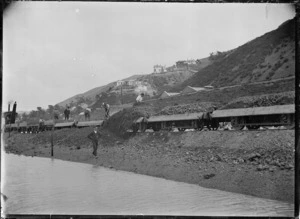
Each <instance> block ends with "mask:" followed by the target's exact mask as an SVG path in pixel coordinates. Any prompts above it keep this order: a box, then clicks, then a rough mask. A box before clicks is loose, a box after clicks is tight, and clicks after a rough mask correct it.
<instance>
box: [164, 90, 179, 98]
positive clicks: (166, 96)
mask: <svg viewBox="0 0 300 219" xmlns="http://www.w3.org/2000/svg"><path fill="white" fill-rule="evenodd" d="M179 94H180V93H168V92H167V91H164V92H163V93H162V94H161V95H160V98H161V99H164V98H168V97H172V96H176V95H179Z"/></svg>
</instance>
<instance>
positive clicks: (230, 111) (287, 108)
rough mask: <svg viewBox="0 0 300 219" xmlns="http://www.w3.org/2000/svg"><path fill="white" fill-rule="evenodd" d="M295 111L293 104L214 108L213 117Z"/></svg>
mask: <svg viewBox="0 0 300 219" xmlns="http://www.w3.org/2000/svg"><path fill="white" fill-rule="evenodd" d="M291 113H295V105H294V104H290V105H276V106H267V107H253V108H240V109H226V110H216V111H214V112H213V117H214V118H222V117H233V116H250V115H268V114H291Z"/></svg>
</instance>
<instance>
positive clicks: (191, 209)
mask: <svg viewBox="0 0 300 219" xmlns="http://www.w3.org/2000/svg"><path fill="white" fill-rule="evenodd" d="M2 161H4V162H5V165H4V166H3V165H2V167H4V168H5V171H2V174H3V175H2V177H3V178H4V179H5V180H4V183H3V185H2V186H3V188H2V191H4V194H6V195H7V196H8V200H7V201H6V203H5V206H4V207H5V213H10V214H32V213H37V214H101V215H103V214H121V215H125V214H126V215H128V214H130V215H132V214H133V215H136V214H146V215H147V214H150V215H165V214H166V215H241V216H242V215H243V216H248V215H249V216H250V215H251V216H253V215H261V216H293V205H292V204H288V203H284V202H279V201H274V200H267V199H261V198H256V197H252V196H246V195H241V194H234V193H230V192H224V191H219V190H213V189H206V188H202V187H200V186H197V185H192V184H186V183H180V182H174V181H169V180H165V179H160V178H155V177H149V176H144V175H138V174H134V173H130V172H124V171H116V170H110V169H106V168H103V167H99V166H95V165H94V166H93V165H88V164H80V163H74V162H67V161H61V160H55V159H52V160H51V159H49V158H37V157H35V158H32V157H25V156H17V155H12V154H8V155H5V157H4V159H2ZM3 178H2V179H3Z"/></svg>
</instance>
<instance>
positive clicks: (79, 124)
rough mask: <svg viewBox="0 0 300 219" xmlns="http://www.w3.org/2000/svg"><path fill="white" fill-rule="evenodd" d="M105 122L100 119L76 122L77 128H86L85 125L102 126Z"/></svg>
mask: <svg viewBox="0 0 300 219" xmlns="http://www.w3.org/2000/svg"><path fill="white" fill-rule="evenodd" d="M102 124H103V120H98V121H83V122H78V123H77V124H76V127H77V128H84V127H91V126H101V125H102Z"/></svg>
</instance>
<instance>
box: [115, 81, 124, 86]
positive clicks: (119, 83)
mask: <svg viewBox="0 0 300 219" xmlns="http://www.w3.org/2000/svg"><path fill="white" fill-rule="evenodd" d="M122 84H125V81H117V86H120V85H122Z"/></svg>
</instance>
